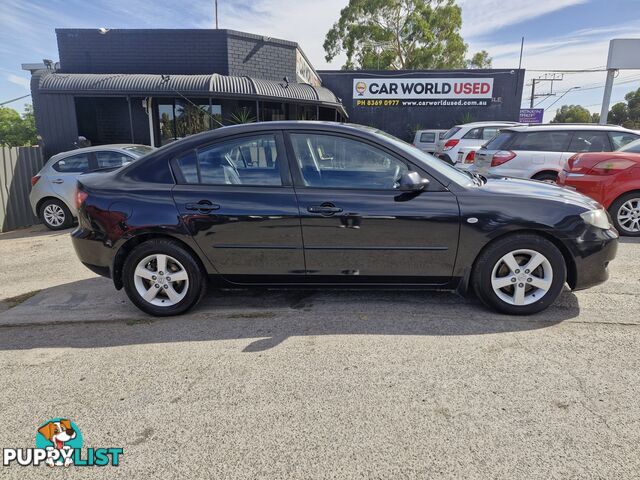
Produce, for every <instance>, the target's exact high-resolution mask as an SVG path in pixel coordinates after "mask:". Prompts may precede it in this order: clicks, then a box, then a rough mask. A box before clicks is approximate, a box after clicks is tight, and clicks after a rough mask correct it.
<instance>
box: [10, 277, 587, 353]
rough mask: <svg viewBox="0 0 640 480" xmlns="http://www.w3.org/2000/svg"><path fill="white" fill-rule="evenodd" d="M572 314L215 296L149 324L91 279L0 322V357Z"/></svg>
mask: <svg viewBox="0 0 640 480" xmlns="http://www.w3.org/2000/svg"><path fill="white" fill-rule="evenodd" d="M579 313H580V307H579V304H578V299H577V298H576V296H575V295H574V294H573V293H571V292H568V291H567V292H564V293H563V294H562V295H561V297H560V298H559V299H558V301H557V302H556V303H555V304H554V305H553V306H551V307H550V308H549V309H547V310H546V311H545V312H543V313H540V314H537V315H534V316H524V317H516V316H508V315H500V314H497V313H494V312H492V311H490V310H488V309H486V308H485V307H483V306H482V305H480V304H479V303H478V302H477V301H476V300H474V299H464V298H461V297H459V296H457V295H455V294H453V293H447V292H423V291H371V290H368V291H364V290H335V291H332V290H218V291H213V292H210V293H209V294H208V295H207V297H205V299H203V301H202V302H201V303H200V305H199V306H198V307H197V308H196V309H194V310H193V311H192V312H190V313H188V314H186V315H182V316H178V317H170V318H154V317H150V316H148V315H145V314H143V313H142V312H140V311H139V310H137V309H136V308H135V307H133V306H132V305H131V304H130V302H129V301H128V299H127V298H126V296H125V295H124V293H123V292H116V291H115V290H114V289H113V286H112V284H111V283H110V281H109V280H106V279H103V278H92V279H88V280H82V281H78V282H73V283H69V284H66V285H61V286H58V287H54V288H50V289H47V290H44V291H42V292H40V293H38V294H37V295H35V296H34V297H32V298H30V299H28V300H26V301H25V302H24V303H23V304H20V305H18V306H16V307H14V308H12V309H9V310H7V311H5V312H4V313H2V314H0V349H1V350H24V349H31V348H52V347H53V348H56V347H73V348H102V347H114V346H124V345H141V344H150V343H168V342H192V341H198V342H200V341H211V340H246V341H247V343H246V345H245V346H244V348H243V351H244V352H260V351H264V350H268V349H271V348H274V347H276V346H278V345H280V344H281V343H282V342H283V341H285V340H286V339H287V338H290V337H296V336H304V337H311V336H316V335H423V336H425V335H430V336H453V335H456V336H464V335H487V334H501V333H507V332H522V331H529V330H536V329H541V328H547V327H550V326H553V325H556V324H558V323H560V322H562V321H564V320H568V319H571V318H575V317H577V316H578V314H579ZM23 323H28V325H23Z"/></svg>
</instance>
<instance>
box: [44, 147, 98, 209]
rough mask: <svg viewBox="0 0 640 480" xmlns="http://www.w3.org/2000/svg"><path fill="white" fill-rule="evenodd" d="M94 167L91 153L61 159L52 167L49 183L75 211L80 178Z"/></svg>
mask: <svg viewBox="0 0 640 480" xmlns="http://www.w3.org/2000/svg"><path fill="white" fill-rule="evenodd" d="M92 166H93V156H92V153H91V152H82V153H78V154H76V155H70V156H68V157H64V158H61V159H60V160H58V161H56V162H55V163H54V164H53V165H51V168H52V170H51V172H50V173H51V175H50V179H49V181H50V182H51V188H52V189H53V191H54V193H55V194H56V195H57V196H58V197H60V198H61V199H62V200H64V202H65V203H66V204H67V206H69V207H70V208H72V209H73V210H75V208H74V205H75V199H74V197H75V194H76V184H77V180H78V176H79V175H80V174H81V173H85V172H88V171H90V170H91V169H92Z"/></svg>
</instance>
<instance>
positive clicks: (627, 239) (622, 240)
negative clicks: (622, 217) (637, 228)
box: [620, 237, 640, 244]
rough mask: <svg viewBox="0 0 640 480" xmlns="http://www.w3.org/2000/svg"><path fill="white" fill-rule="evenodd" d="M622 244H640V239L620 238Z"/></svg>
mask: <svg viewBox="0 0 640 480" xmlns="http://www.w3.org/2000/svg"><path fill="white" fill-rule="evenodd" d="M620 243H631V244H633V243H635V244H639V243H640V237H620Z"/></svg>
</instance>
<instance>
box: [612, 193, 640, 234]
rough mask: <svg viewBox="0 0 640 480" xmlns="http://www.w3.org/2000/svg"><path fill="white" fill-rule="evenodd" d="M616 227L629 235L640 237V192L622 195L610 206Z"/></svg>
mask: <svg viewBox="0 0 640 480" xmlns="http://www.w3.org/2000/svg"><path fill="white" fill-rule="evenodd" d="M609 214H610V215H611V219H612V220H613V224H614V225H615V227H616V229H617V230H618V231H619V232H620V233H621V234H622V235H626V236H629V237H640V192H631V193H628V194H626V195H623V196H621V197H620V198H618V199H617V200H616V201H615V202H613V203H612V204H611V206H610V207H609Z"/></svg>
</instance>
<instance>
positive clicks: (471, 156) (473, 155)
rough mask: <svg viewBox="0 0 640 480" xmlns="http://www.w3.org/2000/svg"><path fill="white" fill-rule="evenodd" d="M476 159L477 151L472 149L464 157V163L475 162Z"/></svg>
mask: <svg viewBox="0 0 640 480" xmlns="http://www.w3.org/2000/svg"><path fill="white" fill-rule="evenodd" d="M475 160H476V152H475V151H474V150H471V151H470V152H469V153H467V156H466V157H465V158H464V163H473V162H474V161H475Z"/></svg>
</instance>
